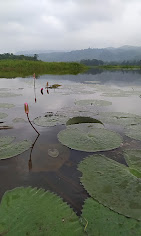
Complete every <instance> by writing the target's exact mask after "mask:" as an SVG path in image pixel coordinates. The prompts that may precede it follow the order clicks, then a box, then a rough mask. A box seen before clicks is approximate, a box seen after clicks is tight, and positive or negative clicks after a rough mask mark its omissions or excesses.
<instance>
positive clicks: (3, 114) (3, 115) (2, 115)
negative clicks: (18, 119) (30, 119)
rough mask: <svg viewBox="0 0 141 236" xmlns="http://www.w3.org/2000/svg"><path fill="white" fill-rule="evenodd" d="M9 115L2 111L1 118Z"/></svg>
mask: <svg viewBox="0 0 141 236" xmlns="http://www.w3.org/2000/svg"><path fill="white" fill-rule="evenodd" d="M7 116H8V115H7V114H6V113H2V112H0V119H3V118H5V117H7Z"/></svg>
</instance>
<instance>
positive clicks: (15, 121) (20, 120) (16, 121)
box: [12, 117, 27, 123]
mask: <svg viewBox="0 0 141 236" xmlns="http://www.w3.org/2000/svg"><path fill="white" fill-rule="evenodd" d="M12 121H13V122H14V123H26V122H27V121H26V120H24V119H23V118H20V117H19V118H18V117H17V118H15V119H13V120H12Z"/></svg>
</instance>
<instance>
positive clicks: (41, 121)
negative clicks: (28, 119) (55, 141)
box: [33, 114, 67, 127]
mask: <svg viewBox="0 0 141 236" xmlns="http://www.w3.org/2000/svg"><path fill="white" fill-rule="evenodd" d="M66 120H67V118H66V117H65V116H63V115H57V114H52V115H50V114H47V115H44V116H39V117H36V118H35V119H34V120H33V122H34V124H36V125H39V126H43V127H48V126H55V125H61V124H65V123H66Z"/></svg>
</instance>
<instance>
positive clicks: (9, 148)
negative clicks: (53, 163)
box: [0, 140, 32, 159]
mask: <svg viewBox="0 0 141 236" xmlns="http://www.w3.org/2000/svg"><path fill="white" fill-rule="evenodd" d="M31 144H32V143H31V142H30V141H28V140H24V141H21V142H17V143H10V144H8V145H5V146H2V147H0V159H7V158H11V157H14V156H17V155H19V154H21V153H22V152H24V151H26V150H28V149H29V148H30V147H31Z"/></svg>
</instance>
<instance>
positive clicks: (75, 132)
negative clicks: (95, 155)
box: [58, 123, 122, 152]
mask: <svg viewBox="0 0 141 236" xmlns="http://www.w3.org/2000/svg"><path fill="white" fill-rule="evenodd" d="M58 139H59V141H60V142H61V143H62V144H64V145H65V146H67V147H69V148H71V149H75V150H81V151H86V152H97V151H105V150H111V149H115V148H117V147H119V146H120V144H121V142H122V138H121V136H120V135H119V134H117V133H115V132H113V131H110V130H107V129H103V128H102V129H101V128H95V126H93V124H92V123H91V124H89V123H85V124H77V125H71V126H68V127H67V129H65V130H62V131H60V132H59V133H58Z"/></svg>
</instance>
